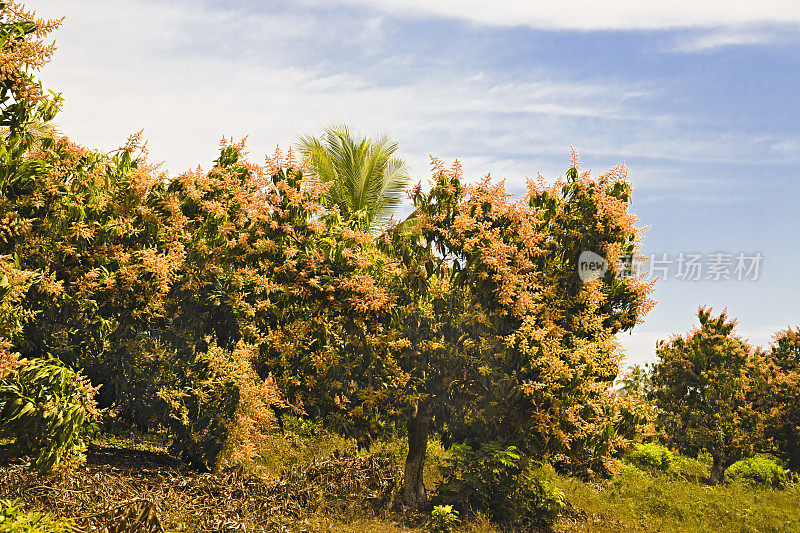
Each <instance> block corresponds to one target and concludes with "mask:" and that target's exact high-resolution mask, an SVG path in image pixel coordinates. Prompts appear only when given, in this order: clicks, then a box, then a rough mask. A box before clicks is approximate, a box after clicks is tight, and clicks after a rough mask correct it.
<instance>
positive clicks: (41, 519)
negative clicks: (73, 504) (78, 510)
mask: <svg viewBox="0 0 800 533" xmlns="http://www.w3.org/2000/svg"><path fill="white" fill-rule="evenodd" d="M70 531H72V523H71V522H68V521H63V520H57V519H54V518H52V517H51V516H50V515H48V514H42V513H26V512H25V511H24V510H23V508H22V502H20V501H17V500H14V501H9V500H0V533H62V532H63V533H68V532H70Z"/></svg>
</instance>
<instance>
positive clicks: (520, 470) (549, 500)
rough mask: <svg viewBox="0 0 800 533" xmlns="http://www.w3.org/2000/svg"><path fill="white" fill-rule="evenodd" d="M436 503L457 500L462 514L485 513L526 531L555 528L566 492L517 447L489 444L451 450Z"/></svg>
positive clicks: (456, 446) (497, 520) (457, 447)
mask: <svg viewBox="0 0 800 533" xmlns="http://www.w3.org/2000/svg"><path fill="white" fill-rule="evenodd" d="M442 478H443V482H442V483H441V484H440V485H439V486H438V487H437V490H436V499H435V501H437V502H442V503H443V502H458V503H457V504H456V505H457V507H459V510H460V511H462V513H463V512H475V511H482V512H485V513H487V514H488V515H489V516H490V518H491V519H492V520H494V521H496V522H501V523H506V524H510V525H518V526H523V527H530V526H537V525H543V524H551V523H552V522H553V521H554V520H555V519H556V518H557V517H558V515H559V513H560V511H561V510H562V509H563V508H564V493H563V492H561V491H560V490H557V489H552V488H551V487H550V480H549V478H548V476H547V475H546V474H545V472H544V470H543V469H542V468H540V467H538V466H537V465H536V464H535V463H534V462H533V461H531V460H529V459H528V458H527V457H525V456H523V455H522V454H521V453H520V452H519V451H518V450H517V449H516V448H515V447H514V446H508V447H500V446H497V445H496V444H485V445H484V446H482V447H481V448H480V449H479V450H473V449H472V448H471V447H469V446H466V445H455V446H453V447H452V448H451V449H450V458H449V459H448V460H447V461H446V462H445V463H444V464H443V466H442Z"/></svg>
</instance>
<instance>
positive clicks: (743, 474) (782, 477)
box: [725, 457, 786, 489]
mask: <svg viewBox="0 0 800 533" xmlns="http://www.w3.org/2000/svg"><path fill="white" fill-rule="evenodd" d="M725 482H726V483H746V484H749V485H753V486H756V487H773V488H780V489H782V488H784V487H785V486H786V473H785V472H784V471H783V468H782V467H781V465H779V464H778V463H777V462H776V461H774V460H772V459H770V458H768V457H751V458H749V459H742V460H741V461H736V462H735V463H733V464H732V465H731V466H729V467H728V469H727V470H725Z"/></svg>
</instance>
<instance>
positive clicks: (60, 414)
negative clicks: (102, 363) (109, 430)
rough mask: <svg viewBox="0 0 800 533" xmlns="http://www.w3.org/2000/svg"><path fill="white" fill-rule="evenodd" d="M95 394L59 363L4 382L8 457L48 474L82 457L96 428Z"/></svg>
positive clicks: (39, 365)
mask: <svg viewBox="0 0 800 533" xmlns="http://www.w3.org/2000/svg"><path fill="white" fill-rule="evenodd" d="M95 392H96V391H95V389H94V387H92V386H91V385H90V384H89V383H88V381H87V380H86V378H84V377H83V376H81V375H80V374H79V373H78V374H76V373H75V372H73V371H72V370H70V369H69V368H66V367H64V366H63V365H62V364H61V363H60V362H58V361H57V360H53V359H49V360H43V359H37V360H34V361H29V362H27V363H25V364H23V365H22V366H20V367H19V368H18V369H17V371H16V372H12V373H11V374H8V375H6V376H5V377H4V378H3V379H0V438H1V439H7V440H10V441H11V443H10V444H9V445H8V446H6V447H5V448H6V450H5V451H6V452H7V453H9V454H10V455H12V456H29V457H30V458H31V466H32V467H34V468H36V469H38V470H43V471H47V470H50V469H52V468H54V467H56V466H58V464H59V463H61V462H62V461H63V460H65V459H67V458H70V457H76V456H77V457H79V456H80V455H81V453H82V452H83V450H84V448H85V444H86V442H85V441H86V438H87V435H88V433H89V432H90V430H91V429H92V428H93V427H94V421H95V419H96V417H97V414H98V412H97V410H96V407H95V403H94V394H95Z"/></svg>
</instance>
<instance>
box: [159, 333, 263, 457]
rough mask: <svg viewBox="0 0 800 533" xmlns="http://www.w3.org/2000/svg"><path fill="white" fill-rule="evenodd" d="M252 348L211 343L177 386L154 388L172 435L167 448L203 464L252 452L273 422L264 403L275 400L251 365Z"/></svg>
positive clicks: (243, 345)
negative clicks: (168, 419) (227, 346)
mask: <svg viewBox="0 0 800 533" xmlns="http://www.w3.org/2000/svg"><path fill="white" fill-rule="evenodd" d="M254 350H256V348H255V347H254V346H252V345H248V344H245V343H239V344H237V345H236V347H235V348H234V349H233V350H225V349H223V348H220V347H219V346H217V345H216V344H214V343H211V344H210V345H209V346H208V350H207V351H205V352H204V353H200V354H198V356H197V357H196V358H195V360H194V361H193V362H192V363H191V364H190V365H188V372H187V376H186V379H185V383H184V384H183V387H181V388H175V389H162V390H161V391H160V395H161V398H162V400H164V402H165V403H166V405H167V411H168V412H169V413H170V417H171V430H172V432H173V434H174V435H175V438H174V440H173V442H172V445H171V447H170V451H171V452H172V453H174V454H175V455H178V456H179V457H181V458H182V459H184V460H186V461H187V462H189V463H192V464H194V465H195V466H198V467H202V468H206V469H218V468H222V467H227V466H237V465H243V464H246V463H248V462H249V461H250V460H251V459H253V458H254V457H255V456H256V455H257V453H258V448H259V445H260V444H261V442H262V441H263V439H264V437H265V435H266V434H267V433H268V432H269V431H271V430H272V429H273V428H274V426H275V424H274V422H275V420H274V415H273V413H272V411H271V410H270V408H269V406H270V405H275V404H278V403H279V394H278V391H277V389H276V388H275V385H274V383H273V382H272V380H271V379H266V380H262V379H261V378H259V377H258V375H257V374H256V372H255V371H254V370H253V367H252V363H251V361H252V358H253V351H254Z"/></svg>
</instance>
